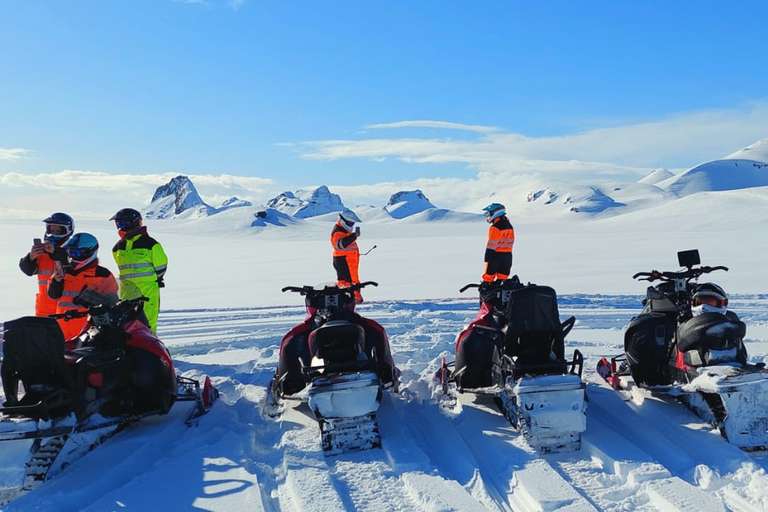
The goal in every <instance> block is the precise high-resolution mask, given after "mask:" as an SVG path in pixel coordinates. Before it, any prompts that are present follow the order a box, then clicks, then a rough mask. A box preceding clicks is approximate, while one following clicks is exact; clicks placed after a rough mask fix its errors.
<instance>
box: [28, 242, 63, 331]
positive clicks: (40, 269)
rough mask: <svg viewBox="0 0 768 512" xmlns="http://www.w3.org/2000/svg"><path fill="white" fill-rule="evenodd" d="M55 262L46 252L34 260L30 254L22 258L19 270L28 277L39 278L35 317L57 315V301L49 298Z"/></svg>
mask: <svg viewBox="0 0 768 512" xmlns="http://www.w3.org/2000/svg"><path fill="white" fill-rule="evenodd" d="M54 266H55V262H54V259H53V258H52V257H51V255H50V254H48V253H47V252H44V253H43V254H40V255H39V256H38V257H37V258H35V259H34V260H32V259H30V257H29V254H27V255H26V256H24V257H23V258H21V261H20V262H19V268H21V270H22V272H24V273H25V274H27V275H28V276H33V275H36V276H37V295H36V296H35V315H37V316H48V315H52V314H54V313H56V303H57V301H56V300H54V299H51V298H50V297H48V282H49V281H50V280H51V277H53V270H54Z"/></svg>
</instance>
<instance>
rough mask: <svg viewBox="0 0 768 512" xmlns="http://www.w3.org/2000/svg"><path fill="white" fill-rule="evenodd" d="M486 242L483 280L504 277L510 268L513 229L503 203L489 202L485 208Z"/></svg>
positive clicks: (513, 236) (507, 274)
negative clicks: (487, 226) (486, 222)
mask: <svg viewBox="0 0 768 512" xmlns="http://www.w3.org/2000/svg"><path fill="white" fill-rule="evenodd" d="M483 211H484V212H485V216H486V220H487V221H488V224H490V225H491V226H490V227H489V228H488V243H486V245H485V272H483V282H487V283H489V282H492V281H493V280H494V279H499V280H501V279H506V278H508V277H509V273H510V272H511V270H512V247H513V246H514V245H515V229H514V228H513V227H512V224H510V222H509V219H507V210H506V208H504V205H503V204H500V203H491V204H489V205H488V206H486V207H485V208H483Z"/></svg>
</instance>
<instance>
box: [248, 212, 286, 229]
mask: <svg viewBox="0 0 768 512" xmlns="http://www.w3.org/2000/svg"><path fill="white" fill-rule="evenodd" d="M253 216H254V220H253V222H251V227H254V228H261V227H266V226H267V225H272V226H288V225H289V224H295V223H296V222H297V221H296V219H295V218H293V217H291V216H290V215H288V214H285V213H283V212H281V211H279V210H276V209H274V208H267V209H265V210H259V211H258V212H256V213H254V214H253Z"/></svg>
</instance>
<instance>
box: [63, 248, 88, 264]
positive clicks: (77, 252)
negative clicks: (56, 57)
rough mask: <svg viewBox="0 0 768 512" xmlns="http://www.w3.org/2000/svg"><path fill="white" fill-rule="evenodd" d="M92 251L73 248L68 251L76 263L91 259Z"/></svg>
mask: <svg viewBox="0 0 768 512" xmlns="http://www.w3.org/2000/svg"><path fill="white" fill-rule="evenodd" d="M90 252H91V250H90V249H79V248H77V247H72V248H69V249H67V255H68V256H69V257H70V258H72V259H73V260H75V261H83V260H86V259H88V258H89V257H90Z"/></svg>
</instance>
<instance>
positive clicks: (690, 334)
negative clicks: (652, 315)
mask: <svg viewBox="0 0 768 512" xmlns="http://www.w3.org/2000/svg"><path fill="white" fill-rule="evenodd" d="M746 332H747V327H746V325H745V324H744V322H742V321H740V320H738V317H736V315H735V314H733V313H732V314H731V315H730V316H728V315H724V314H721V313H703V314H701V315H699V316H696V317H693V318H690V319H688V320H686V321H685V322H683V323H682V324H680V325H679V326H678V328H677V336H676V339H677V347H678V349H679V350H680V351H681V352H682V353H683V361H684V362H685V363H686V364H687V365H689V366H708V365H714V364H719V363H728V362H738V363H741V364H746V362H747V354H746V349H745V347H744V342H743V339H744V336H745V335H746Z"/></svg>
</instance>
